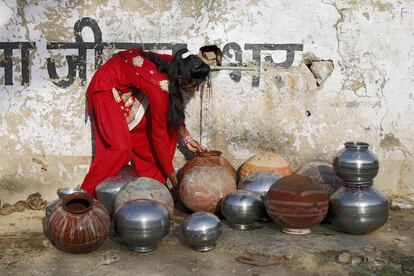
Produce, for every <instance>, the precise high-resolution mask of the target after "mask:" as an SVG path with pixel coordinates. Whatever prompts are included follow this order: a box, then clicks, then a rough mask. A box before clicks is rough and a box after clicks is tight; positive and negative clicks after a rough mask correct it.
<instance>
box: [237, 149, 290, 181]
mask: <svg viewBox="0 0 414 276" xmlns="http://www.w3.org/2000/svg"><path fill="white" fill-rule="evenodd" d="M258 171H273V172H275V173H277V174H279V175H281V176H285V175H290V174H292V172H293V171H292V167H291V166H290V164H289V162H288V161H286V160H285V159H284V158H283V157H282V156H280V155H279V154H277V153H273V152H264V153H259V154H256V155H254V156H252V157H250V158H249V159H247V161H246V162H244V163H243V164H242V165H241V166H240V169H239V179H240V180H243V178H244V177H246V176H249V175H251V174H253V173H255V172H258Z"/></svg>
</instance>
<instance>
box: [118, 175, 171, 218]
mask: <svg viewBox="0 0 414 276" xmlns="http://www.w3.org/2000/svg"><path fill="white" fill-rule="evenodd" d="M134 199H149V200H155V201H157V202H160V203H162V204H164V205H165V207H167V209H168V211H169V212H170V215H171V216H172V214H173V212H174V200H173V198H172V196H171V193H170V191H169V190H168V188H167V187H166V186H165V185H164V184H162V183H161V182H159V181H157V180H155V179H152V178H149V177H139V178H137V179H135V180H133V181H129V182H128V183H127V184H126V185H124V186H123V187H122V188H121V189H120V190H119V191H118V193H117V194H116V196H115V199H114V210H115V211H116V209H118V208H119V207H120V206H121V205H122V204H124V203H125V202H128V201H130V200H134Z"/></svg>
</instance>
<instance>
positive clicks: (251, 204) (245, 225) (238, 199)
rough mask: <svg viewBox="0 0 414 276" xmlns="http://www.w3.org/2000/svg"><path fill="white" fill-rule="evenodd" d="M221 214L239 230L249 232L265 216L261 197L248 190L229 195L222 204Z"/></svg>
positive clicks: (231, 225) (232, 226)
mask: <svg viewBox="0 0 414 276" xmlns="http://www.w3.org/2000/svg"><path fill="white" fill-rule="evenodd" d="M221 213H222V214H223V216H224V217H225V218H226V219H227V220H228V221H229V222H230V227H231V228H234V229H237V230H249V229H252V228H253V223H254V222H255V221H257V220H260V219H262V218H263V217H264V215H265V208H264V205H263V201H262V199H261V197H260V195H258V194H256V193H254V192H251V191H246V190H237V191H235V192H232V193H230V194H229V195H227V196H226V197H225V198H224V199H223V201H222V202H221Z"/></svg>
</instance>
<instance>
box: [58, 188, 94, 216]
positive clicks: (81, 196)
mask: <svg viewBox="0 0 414 276" xmlns="http://www.w3.org/2000/svg"><path fill="white" fill-rule="evenodd" d="M73 200H84V201H86V202H87V203H88V204H89V205H88V206H86V207H85V208H83V209H81V210H73V209H71V208H70V207H69V206H68V204H69V203H70V202H71V201H73ZM93 205H94V202H93V198H92V197H90V196H89V195H87V194H84V193H82V192H76V193H73V194H70V195H67V196H65V198H64V199H63V201H62V208H63V210H65V211H66V212H69V213H72V214H82V213H86V212H88V211H89V210H90V209H92V207H93Z"/></svg>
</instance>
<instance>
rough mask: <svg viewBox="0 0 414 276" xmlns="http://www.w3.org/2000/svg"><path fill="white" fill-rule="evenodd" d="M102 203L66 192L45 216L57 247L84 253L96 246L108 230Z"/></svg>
mask: <svg viewBox="0 0 414 276" xmlns="http://www.w3.org/2000/svg"><path fill="white" fill-rule="evenodd" d="M109 222H110V221H109V213H108V211H107V210H106V208H105V206H103V205H102V203H100V202H99V201H97V200H95V199H93V198H92V197H90V196H89V195H87V194H83V193H74V194H70V195H67V196H66V197H65V198H64V199H63V201H62V204H61V206H59V207H58V208H57V209H56V210H55V211H54V212H53V213H52V215H51V216H50V219H49V231H50V233H49V237H50V240H51V241H52V242H53V244H54V245H55V246H56V247H57V248H58V249H60V250H63V251H66V252H70V253H88V252H91V251H93V250H95V249H96V248H98V247H99V246H100V245H101V244H102V243H103V242H104V241H105V239H106V237H107V236H108V232H109Z"/></svg>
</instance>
